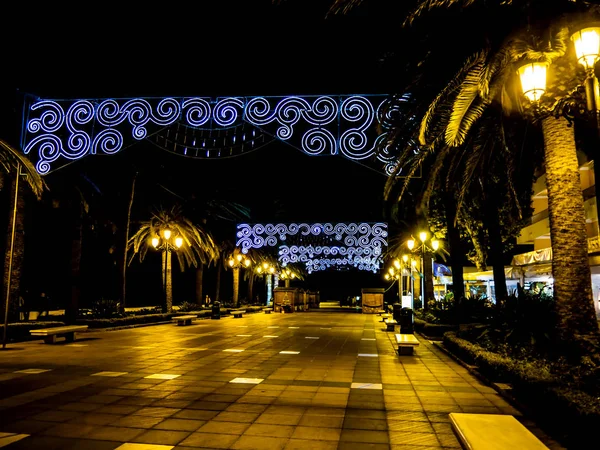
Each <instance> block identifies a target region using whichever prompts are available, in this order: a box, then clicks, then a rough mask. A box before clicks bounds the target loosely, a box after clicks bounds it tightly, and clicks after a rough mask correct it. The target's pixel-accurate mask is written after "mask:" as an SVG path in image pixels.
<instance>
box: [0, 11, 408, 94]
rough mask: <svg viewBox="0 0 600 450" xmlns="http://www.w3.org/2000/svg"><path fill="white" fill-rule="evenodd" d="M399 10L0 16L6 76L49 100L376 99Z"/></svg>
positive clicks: (388, 78)
mask: <svg viewBox="0 0 600 450" xmlns="http://www.w3.org/2000/svg"><path fill="white" fill-rule="evenodd" d="M406 3H407V2H404V1H403V2H389V1H388V2H381V1H377V0H369V1H365V2H364V3H363V5H361V6H359V7H357V8H356V9H355V10H353V11H351V12H350V13H348V14H346V15H333V16H329V17H327V18H326V17H325V16H326V13H327V9H328V7H329V5H330V2H329V1H328V0H320V1H312V0H309V1H306V0H287V1H283V2H281V3H280V4H278V5H274V4H273V3H272V2H271V1H270V0H242V1H231V0H219V1H202V2H195V4H194V5H193V6H185V7H184V6H180V5H169V4H164V3H163V4H160V7H151V6H150V5H151V4H147V5H145V7H144V8H141V9H136V10H118V11H117V10H114V9H111V8H108V7H106V8H105V7H104V4H103V7H101V8H98V10H97V11H95V12H94V13H89V12H87V11H86V12H85V13H84V12H83V11H77V10H73V9H67V10H64V11H57V10H56V8H54V7H52V8H51V9H50V10H48V11H44V10H43V9H39V8H30V9H28V10H25V11H21V12H19V11H15V12H13V14H12V16H11V15H7V16H5V18H6V21H7V23H8V24H9V25H8V33H9V34H10V40H9V42H10V45H8V46H7V49H6V50H7V55H8V61H14V64H12V70H11V72H10V73H9V74H8V76H9V77H13V76H14V77H15V78H16V80H17V82H18V83H19V84H18V85H19V86H21V87H22V88H24V89H27V90H34V91H35V93H38V94H39V95H58V96H71V95H75V96H105V95H108V96H138V95H152V94H157V95H173V96H178V95H190V96H191V95H209V94H214V95H278V94H292V93H293V94H308V93H312V94H316V93H317V94H320V93H331V92H333V93H339V94H343V93H365V92H378V93H379V92H381V89H385V88H386V87H389V85H390V83H391V82H392V80H393V79H394V77H393V75H392V74H390V73H389V72H388V71H384V70H382V65H381V63H380V60H381V58H382V56H383V55H385V54H386V52H387V51H389V49H391V48H396V49H397V48H398V46H399V45H398V39H399V35H400V33H399V27H400V23H401V19H400V18H401V17H402V13H401V9H402V8H406V6H405V5H406ZM397 4H401V5H397ZM157 5H158V4H157ZM13 16H14V22H13V21H11V18H12V17H13ZM11 25H12V26H11ZM6 31H7V30H5V32H6ZM375 80H376V83H374V81H375Z"/></svg>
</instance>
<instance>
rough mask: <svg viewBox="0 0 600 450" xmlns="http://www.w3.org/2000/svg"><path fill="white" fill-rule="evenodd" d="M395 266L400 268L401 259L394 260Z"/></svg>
mask: <svg viewBox="0 0 600 450" xmlns="http://www.w3.org/2000/svg"><path fill="white" fill-rule="evenodd" d="M394 267H395V268H396V269H399V268H400V261H398V260H397V259H395V260H394Z"/></svg>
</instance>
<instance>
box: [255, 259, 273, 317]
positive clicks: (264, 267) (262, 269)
mask: <svg viewBox="0 0 600 450" xmlns="http://www.w3.org/2000/svg"><path fill="white" fill-rule="evenodd" d="M256 272H257V273H258V274H259V275H264V276H265V278H266V281H267V303H266V304H267V306H268V305H269V301H270V300H271V298H273V274H274V273H275V266H273V265H272V264H270V263H268V262H263V263H262V264H261V265H259V266H258V267H257V268H256Z"/></svg>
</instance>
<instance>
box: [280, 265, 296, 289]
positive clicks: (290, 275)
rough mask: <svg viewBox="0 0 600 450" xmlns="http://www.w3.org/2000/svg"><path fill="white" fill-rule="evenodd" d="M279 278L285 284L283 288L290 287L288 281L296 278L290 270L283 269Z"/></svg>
mask: <svg viewBox="0 0 600 450" xmlns="http://www.w3.org/2000/svg"><path fill="white" fill-rule="evenodd" d="M279 278H280V279H282V280H283V281H284V282H285V287H286V288H287V287H290V280H293V279H294V278H296V274H295V273H294V272H292V271H291V270H290V269H284V270H282V271H281V273H280V274H279Z"/></svg>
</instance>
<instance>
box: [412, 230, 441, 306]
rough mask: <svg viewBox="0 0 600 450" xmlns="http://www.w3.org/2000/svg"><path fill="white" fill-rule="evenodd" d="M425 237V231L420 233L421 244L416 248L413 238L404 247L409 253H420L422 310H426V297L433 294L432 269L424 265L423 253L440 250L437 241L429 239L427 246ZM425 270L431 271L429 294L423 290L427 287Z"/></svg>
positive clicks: (426, 234) (426, 235) (430, 266)
mask: <svg viewBox="0 0 600 450" xmlns="http://www.w3.org/2000/svg"><path fill="white" fill-rule="evenodd" d="M427 237H428V233H427V231H421V232H420V233H419V240H420V241H421V244H420V245H419V246H418V247H417V246H416V240H415V239H414V238H412V237H411V239H409V240H408V241H406V246H407V247H408V249H409V250H410V251H411V252H415V253H417V252H420V253H421V300H422V307H423V308H424V309H427V298H428V297H433V296H434V293H433V267H432V265H429V264H425V253H435V252H436V251H437V250H438V249H439V248H440V241H438V240H437V239H434V238H432V239H430V240H429V245H427ZM426 269H431V271H430V272H429V278H430V279H431V292H427V293H426V292H425V288H426V287H427V284H426V281H427V273H426V272H425V271H426Z"/></svg>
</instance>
